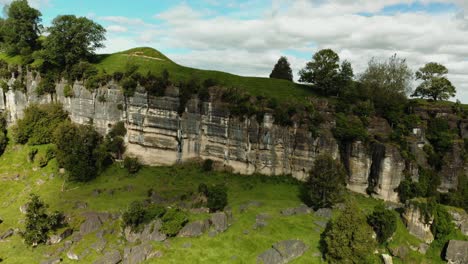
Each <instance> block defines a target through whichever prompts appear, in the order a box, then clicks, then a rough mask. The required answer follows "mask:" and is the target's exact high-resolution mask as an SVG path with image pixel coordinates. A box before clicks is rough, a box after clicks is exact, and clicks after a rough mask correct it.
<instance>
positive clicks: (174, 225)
mask: <svg viewBox="0 0 468 264" xmlns="http://www.w3.org/2000/svg"><path fill="white" fill-rule="evenodd" d="M162 221H163V223H162V226H161V231H162V232H164V233H165V234H166V235H168V236H170V237H172V236H175V235H177V233H179V231H180V230H181V229H182V227H184V225H185V224H186V223H187V222H188V217H187V214H186V213H185V212H182V211H180V210H179V209H170V210H168V211H167V212H166V213H165V214H164V216H163V217H162Z"/></svg>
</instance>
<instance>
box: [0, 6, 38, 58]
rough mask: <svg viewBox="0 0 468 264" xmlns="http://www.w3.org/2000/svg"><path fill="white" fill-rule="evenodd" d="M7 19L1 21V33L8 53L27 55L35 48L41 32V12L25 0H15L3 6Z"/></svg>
mask: <svg viewBox="0 0 468 264" xmlns="http://www.w3.org/2000/svg"><path fill="white" fill-rule="evenodd" d="M5 13H6V16H7V19H5V21H3V23H1V25H2V27H1V35H2V38H3V41H4V44H5V48H6V51H7V52H8V53H9V54H10V55H18V54H21V55H29V54H31V53H32V51H34V50H35V49H36V48H37V44H38V43H37V39H38V37H39V34H40V32H41V29H42V26H41V25H40V22H41V18H40V17H41V15H42V14H41V12H39V10H37V9H34V8H32V7H30V6H29V4H28V1H27V0H15V1H13V2H11V4H10V5H8V6H6V7H5Z"/></svg>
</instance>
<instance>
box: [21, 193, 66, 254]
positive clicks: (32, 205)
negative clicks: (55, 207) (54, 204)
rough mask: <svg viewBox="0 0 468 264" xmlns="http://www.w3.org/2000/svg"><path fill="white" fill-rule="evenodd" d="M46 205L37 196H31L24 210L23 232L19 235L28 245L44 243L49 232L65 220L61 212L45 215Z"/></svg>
mask: <svg viewBox="0 0 468 264" xmlns="http://www.w3.org/2000/svg"><path fill="white" fill-rule="evenodd" d="M46 208H47V205H46V204H45V203H44V202H43V201H41V200H40V198H39V196H37V195H34V194H31V198H30V201H29V202H28V204H27V208H26V221H25V230H24V231H23V232H22V233H21V235H22V236H23V238H24V241H25V243H26V244H28V245H37V244H40V243H45V242H46V241H47V239H48V233H49V231H53V230H56V229H57V228H59V227H60V226H61V225H62V224H63V221H64V219H65V217H64V216H63V214H62V213H61V212H58V211H55V212H53V213H52V214H50V215H49V214H47V212H46Z"/></svg>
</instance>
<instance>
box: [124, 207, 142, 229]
mask: <svg viewBox="0 0 468 264" xmlns="http://www.w3.org/2000/svg"><path fill="white" fill-rule="evenodd" d="M145 214H146V211H145V208H144V206H143V203H142V202H133V203H131V204H130V206H129V207H128V208H127V210H126V211H125V212H124V213H123V214H122V221H123V225H124V226H129V227H131V228H132V230H137V229H138V227H139V226H140V225H141V224H142V223H143V222H144V219H145Z"/></svg>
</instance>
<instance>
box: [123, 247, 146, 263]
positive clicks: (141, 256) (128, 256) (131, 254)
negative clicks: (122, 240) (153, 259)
mask: <svg viewBox="0 0 468 264" xmlns="http://www.w3.org/2000/svg"><path fill="white" fill-rule="evenodd" d="M152 251H153V247H152V246H151V245H150V244H141V245H138V246H134V247H128V248H125V249H124V258H123V264H138V263H141V262H143V261H145V260H147V259H148V258H149V257H148V255H150V254H151V252H152Z"/></svg>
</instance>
